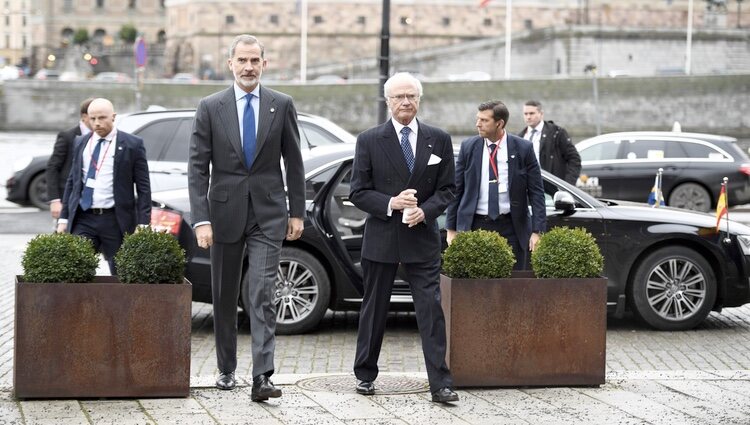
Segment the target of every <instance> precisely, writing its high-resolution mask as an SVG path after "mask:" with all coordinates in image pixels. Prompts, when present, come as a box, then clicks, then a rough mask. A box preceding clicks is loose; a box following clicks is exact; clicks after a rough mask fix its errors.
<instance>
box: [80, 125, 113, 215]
mask: <svg viewBox="0 0 750 425" xmlns="http://www.w3.org/2000/svg"><path fill="white" fill-rule="evenodd" d="M104 142H106V139H99V141H98V142H97V143H96V147H94V152H93V153H92V154H91V160H90V161H89V171H88V172H87V173H86V180H84V181H83V192H82V193H81V201H80V202H79V205H80V206H81V209H82V210H84V211H86V210H88V209H89V208H91V204H93V203H94V188H93V187H89V186H88V185H87V184H86V183H87V182H88V181H89V179H91V180H92V181H93V180H96V167H97V165H98V163H99V152H100V151H101V150H102V145H103V144H104Z"/></svg>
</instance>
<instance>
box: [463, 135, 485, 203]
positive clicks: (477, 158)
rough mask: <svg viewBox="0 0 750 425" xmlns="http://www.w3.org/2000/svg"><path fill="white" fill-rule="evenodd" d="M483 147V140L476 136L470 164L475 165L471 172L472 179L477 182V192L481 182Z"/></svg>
mask: <svg viewBox="0 0 750 425" xmlns="http://www.w3.org/2000/svg"><path fill="white" fill-rule="evenodd" d="M485 146H486V145H485V144H484V139H483V138H482V137H479V136H477V138H476V140H475V143H474V144H473V145H472V147H471V156H472V159H473V161H472V162H473V163H474V164H477V165H476V166H475V167H472V168H473V170H472V172H473V173H474V178H475V179H476V180H475V181H476V182H477V190H479V185H480V184H481V182H482V154H483V153H484V147H485ZM464 172H465V171H464Z"/></svg>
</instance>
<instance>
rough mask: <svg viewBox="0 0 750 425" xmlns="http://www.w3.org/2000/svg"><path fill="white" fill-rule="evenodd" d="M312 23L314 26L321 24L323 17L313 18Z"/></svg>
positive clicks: (316, 16)
mask: <svg viewBox="0 0 750 425" xmlns="http://www.w3.org/2000/svg"><path fill="white" fill-rule="evenodd" d="M313 22H314V23H316V24H322V23H323V17H322V16H320V15H315V16H313Z"/></svg>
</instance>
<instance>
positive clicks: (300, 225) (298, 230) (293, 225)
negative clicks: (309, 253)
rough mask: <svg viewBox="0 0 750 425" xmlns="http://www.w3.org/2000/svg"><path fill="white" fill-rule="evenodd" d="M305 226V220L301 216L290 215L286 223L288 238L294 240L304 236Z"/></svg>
mask: <svg viewBox="0 0 750 425" xmlns="http://www.w3.org/2000/svg"><path fill="white" fill-rule="evenodd" d="M304 228H305V223H304V221H303V220H302V219H301V218H299V217H289V222H287V224H286V240H288V241H294V240H297V239H299V238H300V236H302V230H304Z"/></svg>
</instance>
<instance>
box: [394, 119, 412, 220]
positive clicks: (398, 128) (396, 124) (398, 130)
mask: <svg viewBox="0 0 750 425" xmlns="http://www.w3.org/2000/svg"><path fill="white" fill-rule="evenodd" d="M391 122H392V123H393V128H395V129H396V137H397V138H398V143H399V149H401V129H402V128H404V127H409V129H410V130H411V131H410V132H409V145H411V153H412V154H413V155H414V158H416V157H417V131H419V125H418V124H417V119H416V118H414V119H413V120H411V122H410V123H409V124H407V125H403V124H401V123H400V122H398V121H396V120H395V119H394V118H392V117H391ZM391 202H393V198H391V201H390V202H388V210H387V211H386V215H387V216H388V217H390V216H391V214H393V208H391Z"/></svg>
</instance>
